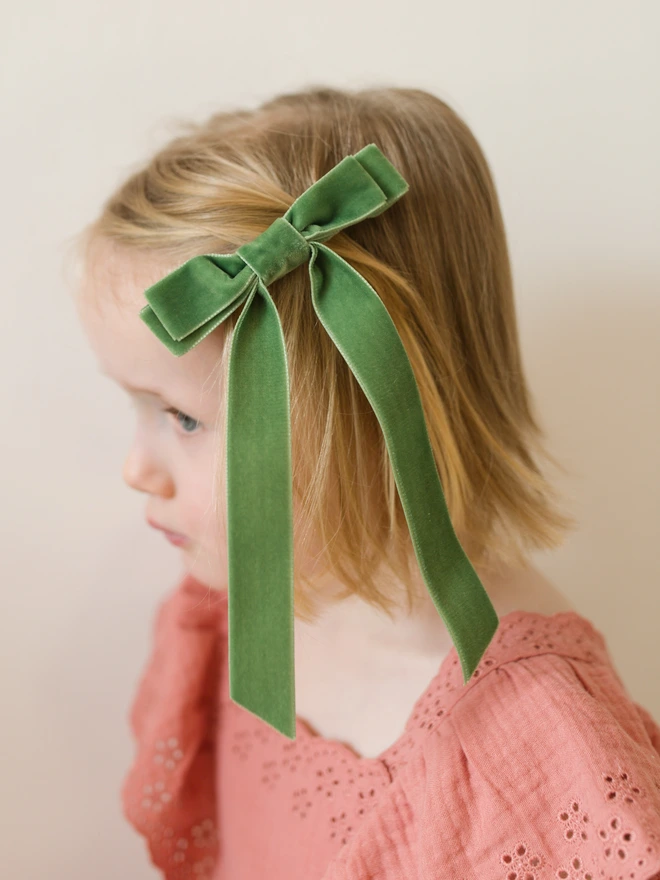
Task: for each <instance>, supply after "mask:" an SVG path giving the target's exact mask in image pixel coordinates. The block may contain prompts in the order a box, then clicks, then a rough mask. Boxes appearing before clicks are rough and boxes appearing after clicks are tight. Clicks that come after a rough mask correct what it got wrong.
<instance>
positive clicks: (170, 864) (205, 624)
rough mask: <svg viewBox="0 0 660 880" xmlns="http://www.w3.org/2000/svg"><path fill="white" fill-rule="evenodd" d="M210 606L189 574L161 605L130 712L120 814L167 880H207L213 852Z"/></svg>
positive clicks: (213, 608)
mask: <svg viewBox="0 0 660 880" xmlns="http://www.w3.org/2000/svg"><path fill="white" fill-rule="evenodd" d="M212 602H213V600H212V599H210V598H209V591H208V589H207V588H205V587H203V586H202V585H201V584H199V583H198V582H197V581H193V580H192V579H191V578H190V577H187V578H184V580H183V581H182V583H180V584H179V585H178V586H177V588H176V589H175V590H174V591H173V592H172V593H171V594H170V595H169V596H168V597H167V598H166V600H165V601H164V602H162V604H161V605H160V607H159V608H158V612H157V614H156V617H155V624H154V628H153V636H152V653H151V655H150V657H149V660H148V662H147V665H146V668H145V670H144V672H143V674H142V677H141V679H140V682H139V686H138V689H137V692H136V695H135V697H134V700H133V703H132V705H131V709H130V713H129V715H130V728H131V731H132V734H133V737H134V740H135V742H136V752H135V757H134V761H133V764H132V766H131V768H130V771H129V772H128V774H127V776H126V778H125V780H124V783H123V786H122V792H121V798H122V806H123V814H124V816H125V817H126V819H127V820H128V821H129V822H130V823H131V824H132V825H133V826H134V827H135V829H136V830H137V831H138V832H139V833H140V834H142V835H143V836H144V837H145V839H146V843H147V845H148V849H149V855H150V858H151V861H152V862H153V864H154V865H155V866H157V867H158V868H160V869H161V870H162V872H163V877H164V878H166V880H183V878H190V877H194V878H195V880H207V878H211V876H212V873H213V868H214V865H215V863H216V859H217V855H218V842H217V830H216V829H217V817H216V797H215V748H214V744H215V730H216V724H217V711H218V708H217V707H218V682H219V660H220V650H219V641H220V640H219V637H218V621H219V608H218V605H217V603H215V604H210V603H212Z"/></svg>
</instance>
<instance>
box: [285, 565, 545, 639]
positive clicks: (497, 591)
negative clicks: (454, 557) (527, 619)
mask: <svg viewBox="0 0 660 880" xmlns="http://www.w3.org/2000/svg"><path fill="white" fill-rule="evenodd" d="M475 568H476V567H475ZM476 570H477V574H478V575H479V578H480V580H481V582H482V584H483V585H484V589H485V590H486V592H487V593H488V596H489V598H490V600H491V602H492V603H493V607H494V608H495V611H496V613H497V615H498V617H500V618H501V617H503V616H504V615H505V614H507V613H509V612H510V611H515V610H519V609H520V610H525V609H528V610H536V609H537V608H540V607H543V602H544V601H545V602H546V603H547V605H548V607H551V606H552V607H554V605H556V604H557V601H558V600H557V597H558V596H560V594H558V591H557V590H556V588H555V587H554V586H553V585H552V584H551V583H550V582H549V581H548V580H547V579H546V578H545V577H544V576H543V575H542V574H541V572H539V571H538V570H537V569H535V568H534V567H533V566H531V565H530V564H526V565H523V566H517V567H514V566H509V565H504V564H501V565H499V566H498V567H497V568H495V569H493V568H489V569H488V570H480V569H479V568H476ZM419 578H420V580H419V582H416V583H415V591H414V593H413V595H414V597H415V599H414V605H413V609H412V611H411V612H410V613H409V612H408V608H407V607H403V606H402V605H398V606H397V607H396V609H395V610H394V611H393V612H392V617H391V618H390V617H389V616H388V615H387V614H386V613H385V612H384V611H382V610H381V609H380V608H375V607H373V606H372V605H370V604H369V603H367V602H365V601H364V600H363V599H361V598H359V597H358V596H354V595H353V596H350V597H349V598H348V599H343V600H341V601H335V602H328V603H327V604H326V605H325V606H324V607H323V610H322V612H321V616H320V618H319V619H318V620H317V621H316V622H315V623H313V624H308V623H306V622H304V621H301V620H299V619H298V618H296V620H295V627H296V631H297V634H298V637H299V638H301V639H302V640H305V639H311V640H312V641H313V642H314V643H315V647H321V645H322V644H335V645H340V644H342V643H345V639H349V640H350V643H352V644H356V643H361V644H362V645H365V646H368V647H369V648H370V649H376V650H378V649H383V650H384V651H386V652H390V651H397V652H399V653H408V654H414V655H417V656H420V655H428V656H435V655H437V654H438V652H440V653H441V654H442V653H443V652H444V653H446V652H448V651H449V650H450V649H451V645H452V641H451V637H450V635H449V632H448V631H447V628H446V626H445V624H444V621H443V619H442V617H441V616H440V614H439V612H438V610H437V608H436V607H435V604H434V603H433V600H432V598H431V595H430V593H429V592H428V588H427V587H426V584H425V583H424V581H423V580H422V579H421V574H420V575H419ZM340 591H341V587H340V586H338V585H336V584H335V585H332V584H331V585H329V588H328V590H327V594H328V595H330V596H332V595H335V594H337V593H339V592H340ZM325 593H326V590H324V594H325ZM401 595H403V589H402V590H401Z"/></svg>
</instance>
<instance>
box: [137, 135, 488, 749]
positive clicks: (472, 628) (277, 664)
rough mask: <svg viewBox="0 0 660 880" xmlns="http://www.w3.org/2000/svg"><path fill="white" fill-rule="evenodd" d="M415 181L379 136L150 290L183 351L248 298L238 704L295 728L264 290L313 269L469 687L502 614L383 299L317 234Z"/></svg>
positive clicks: (289, 599)
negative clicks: (477, 565)
mask: <svg viewBox="0 0 660 880" xmlns="http://www.w3.org/2000/svg"><path fill="white" fill-rule="evenodd" d="M408 188H409V187H408V184H407V182H406V181H405V180H404V178H403V177H402V176H401V175H400V174H399V172H398V171H397V170H396V168H395V167H394V166H393V165H392V164H391V163H390V162H389V161H388V160H387V158H386V157H385V156H384V155H383V153H381V151H380V150H379V149H378V147H377V146H376V145H375V144H373V143H372V144H368V145H367V146H366V147H364V148H363V149H361V150H359V151H358V152H357V153H355V155H353V156H346V157H345V158H344V159H342V160H341V161H340V162H339V163H338V164H337V165H336V166H335V167H334V168H332V169H331V170H330V171H329V172H328V173H327V174H325V175H323V177H321V178H320V179H319V180H317V181H316V182H315V183H314V184H313V185H312V186H310V187H309V188H308V189H307V190H306V191H305V192H304V193H303V194H302V195H301V196H299V197H298V198H297V199H296V200H295V201H294V202H293V204H292V205H291V207H290V208H289V209H288V210H287V211H286V213H285V214H284V215H283V216H282V217H279V218H278V219H277V220H275V221H274V222H273V223H272V224H271V225H270V226H269V227H268V229H266V230H265V231H264V232H263V233H261V234H260V235H258V236H257V237H256V238H254V239H253V240H252V241H250V242H248V243H247V244H244V245H242V246H241V247H239V248H238V249H237V250H236V251H235V252H234V253H231V254H201V255H198V256H196V257H192V259H189V260H188V261H187V262H185V263H183V264H182V265H181V266H179V267H178V268H177V269H175V270H174V271H173V272H171V273H170V274H169V275H167V276H165V277H164V278H162V279H161V280H159V281H158V282H157V283H156V284H154V285H152V286H151V287H149V288H147V290H146V291H145V296H146V299H147V300H148V302H149V305H147V306H145V307H144V308H143V309H142V310H141V311H140V317H141V318H142V320H143V321H144V322H145V324H146V325H147V326H148V327H149V328H150V330H152V331H153V333H154V334H155V335H156V336H157V337H158V339H160V340H161V341H162V342H163V343H164V344H165V345H166V346H167V348H168V349H169V350H170V351H171V352H172V353H173V354H175V355H176V356H177V357H178V356H180V355H182V354H185V353H186V352H187V351H189V350H190V349H191V348H192V347H193V346H195V345H197V343H198V342H200V341H201V340H202V339H204V337H205V336H207V335H208V334H209V333H211V331H212V330H214V329H215V328H216V327H217V326H218V325H219V324H220V323H221V322H222V321H224V320H225V318H226V317H227V316H228V315H230V314H231V313H232V312H233V311H234V310H235V309H237V308H238V307H239V306H241V305H243V303H245V307H244V309H243V311H242V313H241V315H240V317H239V319H238V322H237V323H236V328H235V331H234V335H233V339H232V344H231V351H230V354H229V377H228V399H227V435H226V440H227V450H226V452H227V545H228V546H227V551H228V609H229V612H228V613H229V678H230V696H231V699H232V700H233V701H234V702H235V703H238V704H239V705H241V706H243V707H244V708H245V709H247V710H248V711H250V712H252V713H253V714H254V715H256V716H258V717H259V718H261V719H262V720H263V721H265V722H266V723H267V724H269V725H271V726H272V727H273V728H275V729H276V730H278V731H280V732H281V733H283V734H284V735H285V736H287V737H289V738H290V739H295V737H296V707H295V685H294V682H295V671H294V602H293V595H294V593H293V521H292V481H291V444H290V421H289V419H290V414H289V377H288V371H287V361H286V350H285V345H284V336H283V334H282V327H281V324H280V320H279V317H278V313H277V309H276V308H275V304H274V302H273V300H272V298H271V296H270V294H269V292H268V289H267V287H268V285H269V284H270V283H271V282H272V281H274V280H275V279H276V278H280V277H282V276H283V275H285V274H286V273H287V272H290V271H291V270H292V269H294V268H296V267H297V266H300V265H302V264H303V263H306V262H309V277H310V282H311V294H312V303H313V305H314V310H315V311H316V314H317V315H318V317H319V320H320V321H321V323H322V324H323V326H324V327H325V329H326V331H327V333H328V334H329V335H330V337H331V339H332V341H333V342H334V344H335V345H336V346H337V348H338V349H339V351H340V352H341V354H342V357H343V358H344V359H345V361H346V362H347V364H348V365H349V367H350V368H351V370H352V372H353V374H354V375H355V378H356V379H357V381H358V382H359V383H360V386H361V388H362V390H363V391H364V393H365V395H366V396H367V398H368V400H369V403H370V404H371V406H372V408H373V410H374V412H375V414H376V416H377V418H378V421H379V423H380V426H381V428H382V431H383V434H384V437H385V441H386V444H387V450H388V454H389V457H390V461H391V464H392V469H393V471H394V476H395V480H396V485H397V489H398V492H399V496H400V498H401V503H402V505H403V509H404V512H405V516H406V520H407V522H408V527H409V529H410V534H411V537H412V541H413V544H414V549H415V554H416V557H417V561H418V563H419V567H420V569H421V572H422V574H423V577H424V580H425V582H426V586H427V587H428V590H429V593H430V594H431V597H432V599H433V602H434V604H435V606H436V608H437V609H438V612H439V613H440V615H441V616H442V618H443V620H444V622H445V625H446V627H447V630H448V632H449V634H450V636H451V638H452V641H453V643H454V645H455V646H456V650H457V653H458V656H459V657H460V661H461V667H462V670H463V678H464V682H467V680H468V679H469V678H470V676H471V675H472V673H473V671H474V669H475V667H476V666H477V664H478V663H479V661H480V659H481V657H482V656H483V653H484V651H485V650H486V648H487V647H488V644H489V643H490V641H491V639H492V637H493V635H494V634H495V631H496V629H497V626H498V624H499V619H498V617H497V614H496V612H495V609H494V608H493V605H492V604H491V601H490V598H489V596H488V594H487V593H486V591H485V589H484V587H483V584H482V583H481V581H480V579H479V577H478V575H477V573H476V572H475V570H474V568H473V567H472V565H471V563H470V561H469V559H468V557H467V556H466V554H465V552H464V551H463V548H462V547H461V544H460V542H459V541H458V538H457V537H456V534H455V532H454V529H453V526H452V523H451V520H450V518H449V513H448V510H447V505H446V502H445V498H444V495H443V491H442V486H441V483H440V479H439V476H438V472H437V469H436V465H435V461H434V458H433V453H432V450H431V444H430V441H429V437H428V433H427V430H426V423H425V420H424V413H423V409H422V403H421V398H420V395H419V390H418V388H417V383H416V381H415V378H414V375H413V372H412V368H411V366H410V362H409V360H408V357H407V355H406V352H405V349H404V347H403V343H402V342H401V339H400V338H399V335H398V333H397V331H396V329H395V326H394V324H393V322H392V319H391V318H390V315H389V313H388V311H387V309H386V308H385V306H384V304H383V302H382V300H381V299H380V297H379V296H378V294H377V293H376V291H375V290H374V289H373V287H371V285H370V284H369V283H368V282H367V281H366V280H365V279H364V278H363V277H362V275H360V274H359V273H358V272H357V271H356V270H355V269H354V268H353V267H352V266H351V265H349V263H347V262H346V261H345V260H343V259H342V258H341V257H340V256H338V255H337V254H336V253H335V252H334V251H332V250H331V249H330V248H328V247H325V245H323V244H322V242H324V241H327V240H328V239H329V238H332V236H333V235H335V234H336V233H338V232H340V231H341V230H343V229H345V228H346V227H347V226H351V225H353V224H354V223H359V222H360V220H366V219H367V218H370V217H376V216H377V215H378V214H381V213H382V212H383V211H385V210H387V208H389V207H390V205H392V204H394V202H396V201H397V200H398V199H399V198H401V196H402V195H404V193H405V192H407V190H408Z"/></svg>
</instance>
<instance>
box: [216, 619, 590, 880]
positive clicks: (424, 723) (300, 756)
mask: <svg viewBox="0 0 660 880" xmlns="http://www.w3.org/2000/svg"><path fill="white" fill-rule="evenodd" d="M520 627H521V622H520V618H519V617H518V616H514V617H513V618H511V619H509V620H507V621H505V622H504V623H502V624H500V627H499V628H498V630H497V632H496V633H495V636H494V638H493V640H492V642H491V644H490V645H489V646H488V648H487V650H486V652H485V653H484V655H483V657H482V659H481V662H480V663H479V664H478V666H477V668H476V669H475V671H474V673H473V675H472V677H471V678H470V680H469V681H468V682H467V683H465V684H464V683H463V678H462V670H461V668H460V666H459V659H458V657H457V656H454V657H453V658H452V659H451V660H449V656H448V657H447V658H446V660H445V664H443V667H444V672H445V674H444V675H440V674H439V675H438V678H437V680H436V681H435V682H434V683H433V684H432V686H430V687H429V689H428V690H427V691H426V692H425V693H424V694H423V695H422V696H421V697H420V699H419V700H418V702H417V704H416V705H415V706H414V709H413V714H412V715H411V717H410V719H409V721H408V723H407V725H406V729H405V731H404V733H403V736H402V737H401V738H400V739H399V740H398V741H397V742H396V743H395V744H394V745H393V746H392V747H391V748H390V749H388V750H387V751H385V752H384V753H383V755H382V756H381V758H382V760H379V759H376V758H373V759H372V758H358V757H357V756H356V757H355V758H351V757H347V756H346V754H345V749H344V746H343V744H342V743H339V742H334V741H328V740H324V739H323V738H319V737H311V738H308V737H307V736H306V735H305V734H300V733H299V734H298V735H297V737H296V739H295V740H294V741H288V740H283V742H282V746H281V757H280V759H279V760H273V759H269V760H267V761H264V762H263V763H262V765H261V770H262V775H261V782H262V784H263V785H264V786H265V787H266V788H267V789H268V790H269V791H275V790H276V789H277V786H278V783H279V782H280V780H281V779H282V778H283V777H285V776H286V775H287V774H298V775H301V784H300V786H298V787H296V788H295V789H294V791H293V803H292V804H291V809H292V811H293V812H294V813H295V814H296V815H297V816H298V818H299V819H300V821H305V820H309V817H310V816H313V814H314V808H315V806H316V804H317V803H318V802H319V801H320V800H326V799H328V800H327V801H326V802H328V803H331V802H332V798H333V796H334V792H335V791H337V790H341V789H340V788H339V787H340V786H342V780H343V782H344V786H342V787H345V786H346V785H348V786H355V801H354V808H353V811H352V812H351V813H350V814H347V813H346V812H345V811H344V810H342V812H341V813H339V814H333V815H331V817H330V829H329V834H330V837H331V838H333V839H334V838H339V840H340V842H341V843H342V844H344V843H346V842H347V840H348V839H349V837H350V835H351V833H352V832H353V830H354V829H355V828H356V827H357V825H358V824H359V823H360V822H361V821H362V820H363V819H364V818H365V817H366V815H367V814H368V813H369V812H370V811H371V809H372V808H373V807H374V806H375V804H376V802H377V801H378V795H379V793H380V792H381V791H382V790H384V789H386V788H388V787H389V785H390V784H391V782H392V781H393V780H394V779H395V778H396V776H397V774H398V773H399V772H401V770H402V769H403V768H404V767H405V766H406V764H407V763H408V755H409V754H410V750H411V749H413V748H414V746H415V745H416V743H418V742H419V731H420V730H426V731H431V730H433V729H434V728H435V727H437V726H438V725H439V724H441V723H442V722H443V720H444V719H445V717H447V715H448V714H449V712H450V711H451V708H452V707H453V705H454V704H455V703H456V701H457V700H458V699H460V698H461V697H462V695H463V694H464V693H466V692H467V689H468V688H470V687H474V686H475V684H476V683H477V681H478V679H479V678H480V677H483V676H484V675H486V674H491V673H493V672H496V671H497V667H498V666H499V665H502V664H503V663H506V662H507V661H509V660H511V659H514V658H516V657H520V656H530V655H531V656H533V655H534V654H536V653H546V652H548V651H550V652H553V651H555V650H560V649H563V650H564V652H565V653H568V654H571V655H573V656H578V657H582V658H584V657H587V658H588V659H592V658H593V657H594V656H595V655H594V652H593V651H591V649H585V648H582V647H581V645H582V641H583V639H582V637H581V636H578V637H577V638H576V637H575V631H574V627H575V621H574V618H572V617H571V618H570V619H567V620H561V619H560V620H555V621H554V622H553V621H552V620H551V619H549V618H547V617H545V616H543V615H539V618H538V622H537V623H535V624H534V625H532V626H528V627H527V629H525V630H524V631H523V633H522V637H521V635H520ZM567 628H570V634H569V636H566V635H565V630H566V629H567ZM550 630H551V632H552V635H551V636H550V635H549V631H550ZM512 631H514V632H515V633H516V637H515V638H514V639H513V640H510V635H511V632H512ZM576 645H577V647H576ZM453 650H454V654H455V649H453ZM228 706H229V710H230V711H238V712H242V711H243V710H242V709H241V708H240V707H237V706H236V704H234V703H233V702H230V703H229V704H228ZM276 736H277V737H279V734H278V733H277V731H275V730H273V729H272V728H271V727H270V726H269V725H266V724H263V723H261V722H259V720H258V719H255V721H254V726H250V727H244V728H239V729H238V730H236V731H234V735H233V744H232V747H231V748H232V753H233V754H234V755H235V756H236V757H237V758H238V759H239V760H242V761H246V760H247V759H248V758H249V756H250V754H251V752H252V750H253V748H255V747H256V746H257V742H258V743H259V744H261V745H264V744H266V743H267V742H268V741H269V740H272V737H276ZM320 742H323V743H324V745H323V747H319V746H320ZM320 757H327V759H328V763H327V765H325V766H324V767H321V768H319V769H317V770H316V771H315V775H314V777H313V778H311V779H310V776H309V774H305V769H306V768H307V767H309V765H310V764H312V762H316V761H318V759H319V758H320ZM370 763H371V764H372V766H371V767H370V766H369V765H370ZM374 765H375V766H374ZM383 770H385V771H386V772H383ZM521 845H522V844H521ZM509 856H510V858H511V859H512V861H511V868H512V871H510V872H509V875H511V876H513V874H515V871H513V868H514V865H515V866H517V868H516V870H517V871H518V876H517V877H516V880H525V874H524V873H523V874H520V871H523V870H524V871H527V873H528V874H529V880H532V877H533V869H534V868H536V869H538V867H539V866H540V865H537V864H536V862H535V861H534V858H535V857H534V856H528V855H527V853H526V851H525V853H524V854H521V853H518V854H516V849H515V848H514V850H513V852H512V853H511V854H509ZM539 858H540V857H539ZM571 870H575V868H572V869H571ZM512 872H513V874H512ZM530 872H532V873H530ZM575 876H578V875H575ZM566 877H567V878H568V877H572V875H571V874H566Z"/></svg>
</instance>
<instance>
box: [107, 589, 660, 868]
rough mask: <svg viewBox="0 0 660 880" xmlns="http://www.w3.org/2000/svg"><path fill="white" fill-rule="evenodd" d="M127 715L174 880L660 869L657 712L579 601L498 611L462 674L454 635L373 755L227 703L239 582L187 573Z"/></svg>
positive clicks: (132, 809)
mask: <svg viewBox="0 0 660 880" xmlns="http://www.w3.org/2000/svg"><path fill="white" fill-rule="evenodd" d="M321 685H322V682H319V686H321ZM130 720H131V727H132V730H133V732H134V735H135V738H136V754H135V760H134V762H133V764H132V766H131V768H130V771H129V772H128V774H127V776H126V779H125V781H124V784H123V788H122V799H123V807H124V815H125V816H126V818H127V819H128V821H129V822H131V823H132V825H133V826H134V827H135V828H136V829H137V831H138V832H139V833H140V834H141V835H143V836H144V838H145V842H146V846H147V847H148V852H149V856H150V859H151V861H152V862H153V864H154V865H156V866H158V867H159V868H160V869H161V871H162V876H163V877H164V878H166V880H285V878H286V880H375V878H378V880H563V878H566V880H577V878H580V880H602V878H606V880H609V878H612V880H614V878H616V880H623V878H626V880H628V878H630V880H651V878H656V880H657V878H660V727H659V726H658V724H657V723H656V721H655V720H654V719H653V718H652V716H651V715H650V714H649V713H648V712H647V711H646V710H645V709H644V708H643V707H642V706H640V705H638V704H637V703H635V702H634V701H633V700H632V699H631V697H630V696H629V694H628V692H627V691H626V689H625V687H624V685H623V682H622V681H621V679H620V677H619V675H618V673H617V672H616V670H615V669H614V667H613V664H612V660H611V658H610V656H609V653H608V649H607V646H606V643H605V640H604V638H603V636H602V634H601V633H600V632H599V630H597V629H596V628H595V627H594V626H593V625H592V624H591V623H590V622H589V621H588V620H587V619H586V618H584V617H582V616H581V615H579V614H578V613H576V612H574V611H568V612H559V613H556V614H553V615H552V616H546V615H543V614H539V613H535V612H527V611H514V612H511V613H509V614H506V615H505V616H504V617H502V618H501V619H500V626H499V628H498V630H497V632H496V634H495V636H494V638H493V641H492V642H491V644H490V645H489V647H488V649H487V651H486V653H485V655H484V657H483V658H482V660H481V662H480V664H479V666H478V668H477V669H476V671H475V672H474V675H473V676H472V677H471V678H470V680H469V682H468V683H467V684H466V685H463V680H462V674H461V669H460V664H459V661H458V656H457V654H456V649H455V648H452V650H451V652H450V653H449V655H448V656H447V657H446V658H445V659H444V661H443V662H442V664H441V666H440V668H439V670H438V672H437V674H436V675H435V677H434V678H433V679H432V680H431V682H430V683H429V685H428V687H427V689H426V690H425V691H424V692H423V693H422V694H421V695H420V697H419V699H418V701H417V703H416V704H415V706H414V709H413V711H412V714H411V716H410V718H409V719H408V722H407V724H406V726H405V729H404V731H403V732H402V734H401V736H400V737H399V739H398V740H397V741H396V742H395V743H393V744H392V745H391V746H390V747H389V748H388V749H387V750H386V751H384V752H383V753H382V754H381V755H380V756H379V757H378V758H362V757H360V756H359V755H357V754H356V753H355V751H354V750H353V749H352V748H350V747H349V746H348V745H346V744H344V743H342V742H339V741H337V740H331V739H326V738H324V737H322V736H319V735H317V734H315V732H314V731H313V730H312V728H311V727H310V726H309V725H307V724H306V723H305V722H304V721H303V720H302V719H301V718H298V719H297V736H296V740H295V741H291V740H289V739H287V738H286V737H285V736H283V735H281V734H280V733H278V732H277V731H276V730H274V729H273V728H271V727H270V726H269V725H267V724H266V723H264V722H263V721H261V719H259V718H257V717H256V716H254V715H252V713H250V712H248V711H247V710H245V709H243V708H242V707H241V706H238V705H236V704H235V703H233V702H232V701H231V700H230V698H229V686H228V675H227V593H226V592H224V593H222V592H218V591H213V590H209V589H208V588H207V587H205V586H204V585H202V584H201V583H199V582H198V581H196V580H194V579H193V578H192V577H191V576H190V575H186V576H185V577H184V578H183V579H182V580H181V582H180V583H179V584H177V586H176V588H175V589H174V590H173V591H172V592H171V594H170V595H169V596H167V598H166V599H165V600H164V601H163V602H162V604H161V606H160V608H159V611H158V615H157V618H156V622H155V632H154V644H153V653H152V655H151V657H150V659H149V662H148V664H147V667H146V669H145V671H144V673H143V675H142V678H141V681H140V684H139V688H138V691H137V694H136V696H135V700H134V703H133V706H132V710H131V717H130Z"/></svg>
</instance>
